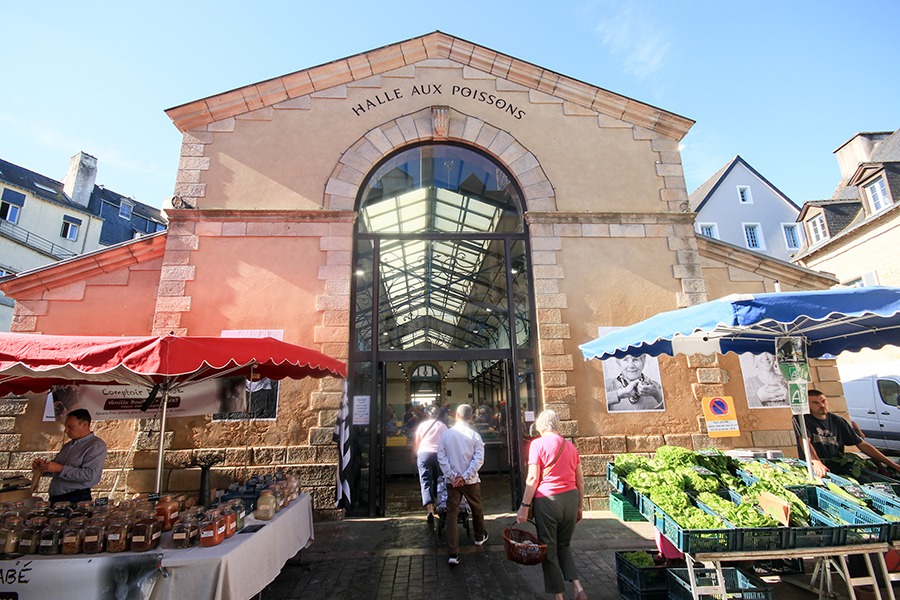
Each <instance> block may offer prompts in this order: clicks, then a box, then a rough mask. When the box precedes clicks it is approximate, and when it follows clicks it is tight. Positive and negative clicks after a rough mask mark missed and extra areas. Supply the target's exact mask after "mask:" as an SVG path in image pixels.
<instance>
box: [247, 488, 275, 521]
mask: <svg viewBox="0 0 900 600" xmlns="http://www.w3.org/2000/svg"><path fill="white" fill-rule="evenodd" d="M275 503H276V500H275V496H274V495H273V494H272V491H271V490H263V491H262V493H260V495H259V500H257V501H256V511H254V513H253V516H254V517H256V518H257V519H259V520H260V521H268V520H269V519H271V518H272V517H274V516H275Z"/></svg>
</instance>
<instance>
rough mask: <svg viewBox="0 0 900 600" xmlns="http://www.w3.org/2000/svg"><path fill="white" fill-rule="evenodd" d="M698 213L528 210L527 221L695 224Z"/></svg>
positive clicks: (533, 222) (534, 222)
mask: <svg viewBox="0 0 900 600" xmlns="http://www.w3.org/2000/svg"><path fill="white" fill-rule="evenodd" d="M696 217H697V214H696V213H694V212H686V213H671V212H663V213H654V212H647V213H643V212H589V211H584V212H580V211H579V212H556V211H552V212H544V211H528V212H526V213H525V221H526V222H527V223H528V224H529V225H538V224H541V225H544V224H556V223H582V224H583V223H615V224H629V223H631V224H639V223H640V224H647V223H650V224H654V225H666V224H679V225H681V224H687V225H693V223H694V219H695V218H696Z"/></svg>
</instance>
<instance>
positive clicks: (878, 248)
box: [796, 131, 900, 377]
mask: <svg viewBox="0 0 900 600" xmlns="http://www.w3.org/2000/svg"><path fill="white" fill-rule="evenodd" d="M834 154H835V155H836V157H837V161H838V164H839V166H840V169H841V182H840V184H839V185H838V187H837V189H836V190H835V192H834V194H833V195H832V197H831V198H829V199H828V200H814V201H809V202H806V203H805V204H804V205H803V209H802V210H801V212H800V215H799V217H798V219H797V220H798V222H799V223H800V224H801V225H802V226H803V228H804V229H805V231H806V239H807V243H806V244H805V245H804V247H803V248H802V250H801V251H800V252H798V254H797V256H796V262H797V264H800V265H802V266H805V267H808V268H811V269H815V270H818V271H824V272H828V273H833V274H834V275H835V277H837V279H838V280H839V281H840V282H841V284H842V285H845V286H871V285H888V286H900V258H898V256H897V253H896V251H895V248H896V247H897V244H900V202H898V200H900V131H894V132H891V131H879V132H863V133H858V134H856V135H854V136H853V137H852V138H850V139H849V140H848V141H847V142H845V143H844V144H842V145H841V146H840V147H839V148H838V149H837V150H835V151H834ZM897 360H900V350H898V349H897V348H895V347H892V346H887V347H885V348H883V349H882V350H865V351H862V352H859V353H856V354H850V355H844V356H841V358H840V360H839V365H840V367H841V369H842V373H843V374H844V376H845V377H854V376H858V375H860V374H863V373H864V372H866V371H869V370H872V371H873V372H874V371H877V370H878V369H880V368H881V367H882V366H884V363H895V362H896V361H897ZM889 372H893V373H897V369H896V367H894V366H893V365H891V366H890V367H889Z"/></svg>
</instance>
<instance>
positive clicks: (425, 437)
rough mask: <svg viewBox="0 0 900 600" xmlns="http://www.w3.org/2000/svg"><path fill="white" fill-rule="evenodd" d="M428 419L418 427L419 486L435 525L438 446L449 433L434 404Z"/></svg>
mask: <svg viewBox="0 0 900 600" xmlns="http://www.w3.org/2000/svg"><path fill="white" fill-rule="evenodd" d="M425 414H426V415H427V416H428V419H426V420H425V421H422V422H421V423H419V426H418V427H416V465H417V466H418V467H419V484H420V485H421V487H422V506H424V507H425V508H426V509H427V510H428V523H429V524H431V523H434V504H435V502H437V484H438V477H440V476H441V467H440V465H439V464H438V457H437V452H438V445H439V444H440V443H441V436H442V435H443V433H444V432H445V431H447V426H446V425H444V424H443V423H442V422H441V421H440V420H439V419H438V416H439V415H440V414H441V408H440V407H439V406H438V405H436V404H432V405H431V406H429V407H428V408H427V409H426V410H425Z"/></svg>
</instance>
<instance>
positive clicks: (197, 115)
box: [166, 31, 694, 140]
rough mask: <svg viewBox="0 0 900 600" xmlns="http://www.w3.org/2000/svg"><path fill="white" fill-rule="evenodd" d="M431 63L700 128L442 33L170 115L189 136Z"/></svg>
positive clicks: (648, 122)
mask: <svg viewBox="0 0 900 600" xmlns="http://www.w3.org/2000/svg"><path fill="white" fill-rule="evenodd" d="M428 59H447V60H451V61H453V62H455V63H458V64H459V65H460V66H467V67H471V68H473V69H477V70H480V71H482V72H485V73H489V74H491V75H494V76H496V77H499V78H503V79H506V80H508V81H511V82H513V83H517V84H519V85H522V86H525V87H527V88H530V89H532V90H536V91H539V92H543V93H545V94H549V95H552V96H556V97H557V98H562V99H563V100H566V101H568V102H572V103H573V104H576V105H578V106H581V107H584V108H587V109H590V110H594V111H597V112H599V113H602V114H604V115H608V116H611V117H614V118H616V119H621V120H622V121H625V122H627V123H631V124H633V125H638V126H640V127H644V128H646V129H649V130H652V131H655V132H657V133H658V134H659V135H661V136H664V137H668V138H674V139H676V140H680V139H681V138H683V137H684V136H685V135H686V134H687V132H688V130H689V129H690V128H691V126H692V125H693V124H694V121H692V120H691V119H688V118H685V117H682V116H680V115H676V114H674V113H670V112H668V111H665V110H662V109H660V108H657V107H655V106H651V105H649V104H645V103H643V102H639V101H637V100H633V99H631V98H628V97H625V96H621V95H619V94H616V93H613V92H610V91H608V90H604V89H603V88H599V87H596V86H593V85H590V84H587V83H584V82H582V81H578V80H577V79H572V78H570V77H566V76H565V75H560V74H559V73H555V72H553V71H549V70H547V69H543V68H541V67H539V66H537V65H533V64H531V63H527V62H525V61H522V60H519V59H517V58H513V57H511V56H507V55H505V54H501V53H499V52H495V51H494V50H491V49H489V48H485V47H484V46H478V45H476V44H473V43H471V42H467V41H466V40H463V39H460V38H457V37H453V36H451V35H447V34H446V33H442V32H440V31H435V32H433V33H429V34H427V35H423V36H421V37H417V38H413V39H410V40H406V41H404V42H399V43H396V44H391V45H388V46H383V47H381V48H377V49H375V50H371V51H369V52H363V53H361V54H356V55H354V56H350V57H347V58H342V59H339V60H335V61H332V62H330V63H326V64H324V65H319V66H316V67H312V68H309V69H305V70H302V71H297V72H295V73H291V74H288V75H284V76H281V77H275V78H273V79H268V80H266V81H262V82H259V83H255V84H251V85H248V86H244V87H242V88H238V89H235V90H231V91H229V92H224V93H222V94H217V95H215V96H210V97H208V98H203V99H201V100H196V101H194V102H189V103H187V104H182V105H181V106H176V107H174V108H170V109H169V110H167V111H166V114H167V115H169V118H171V119H172V122H173V123H174V124H175V126H176V127H177V128H178V129H179V130H180V131H181V132H186V131H190V130H193V129H198V128H201V127H205V126H206V125H209V124H210V123H214V122H216V121H221V120H223V119H228V118H232V117H236V116H238V115H243V114H246V113H249V112H252V111H256V110H259V109H262V108H266V107H270V106H274V105H276V104H279V103H281V102H284V101H287V100H291V99H294V98H299V97H302V96H307V95H309V94H312V93H314V92H321V91H323V90H327V89H330V88H334V87H337V86H340V85H345V84H348V83H351V82H354V81H359V80H362V79H366V78H369V77H372V76H373V75H380V74H383V73H387V72H389V71H393V70H396V69H399V68H402V67H406V66H409V65H414V64H416V63H418V62H421V61H424V60H428Z"/></svg>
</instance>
